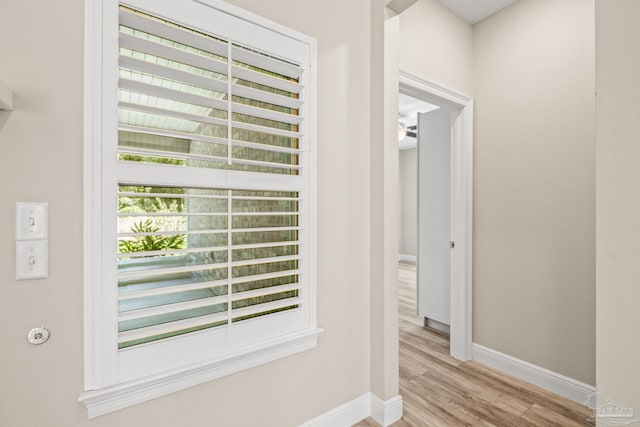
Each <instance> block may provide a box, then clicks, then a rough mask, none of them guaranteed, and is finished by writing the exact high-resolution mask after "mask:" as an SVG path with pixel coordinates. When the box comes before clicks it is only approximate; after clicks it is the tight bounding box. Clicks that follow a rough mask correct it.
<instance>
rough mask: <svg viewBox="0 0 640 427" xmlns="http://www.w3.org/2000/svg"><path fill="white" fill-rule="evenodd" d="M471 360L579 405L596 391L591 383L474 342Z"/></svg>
mask: <svg viewBox="0 0 640 427" xmlns="http://www.w3.org/2000/svg"><path fill="white" fill-rule="evenodd" d="M473 360H476V361H478V362H480V363H483V364H485V365H487V366H490V367H492V368H494V369H497V370H499V371H501V372H504V373H506V374H509V375H511V376H514V377H516V378H519V379H521V380H523V381H526V382H528V383H531V384H533V385H537V386H538V387H542V388H544V389H545V390H548V391H550V392H552V393H555V394H559V395H560V396H562V397H566V398H567V399H569V400H572V401H574V402H576V403H579V404H581V405H584V402H585V401H586V400H587V399H588V398H589V396H591V395H593V394H594V393H595V392H596V389H595V387H594V386H592V385H589V384H585V383H583V382H580V381H578V380H574V379H573V378H569V377H566V376H564V375H562V374H559V373H557V372H553V371H550V370H548V369H546V368H542V367H540V366H537V365H534V364H532V363H529V362H525V361H524V360H520V359H516V358H515V357H512V356H509V355H507V354H504V353H500V352H499V351H496V350H492V349H490V348H487V347H484V346H482V345H480V344H476V343H473Z"/></svg>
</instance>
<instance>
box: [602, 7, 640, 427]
mask: <svg viewBox="0 0 640 427" xmlns="http://www.w3.org/2000/svg"><path fill="white" fill-rule="evenodd" d="M639 21H640V2H638V1H637V0H616V1H610V0H597V1H596V49H597V60H596V64H597V68H596V69H597V71H596V76H597V89H598V101H597V106H598V116H597V121H596V127H597V141H596V147H597V157H596V158H597V160H596V163H597V174H596V176H597V202H596V203H597V210H596V212H597V218H598V220H597V241H598V245H597V260H598V261H597V272H598V273H597V315H596V318H597V328H596V336H597V353H596V354H597V372H598V379H597V388H598V391H599V392H601V393H603V394H604V395H605V396H606V397H607V398H609V399H613V400H615V401H617V402H619V403H620V404H622V405H624V406H626V407H627V408H634V409H635V410H636V411H635V412H636V416H635V417H634V418H638V409H640V365H639V364H638V361H640V339H639V338H638V333H637V331H638V325H640V310H639V309H638V305H639V303H640V285H639V284H640V263H639V262H638V253H640V239H639V238H638V236H640V197H639V195H640V143H639V142H640V119H639V118H640V80H638V76H639V75H640V54H639V52H640V26H638V22H639ZM598 425H600V424H598ZM602 425H607V424H604V423H603V424H602Z"/></svg>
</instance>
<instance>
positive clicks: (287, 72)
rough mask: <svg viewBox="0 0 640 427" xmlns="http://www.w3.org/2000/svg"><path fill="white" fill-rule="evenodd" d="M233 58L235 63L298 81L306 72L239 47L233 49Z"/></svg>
mask: <svg viewBox="0 0 640 427" xmlns="http://www.w3.org/2000/svg"><path fill="white" fill-rule="evenodd" d="M231 58H233V60H234V61H238V62H242V63H244V64H248V65H253V66H254V67H256V68H260V69H262V70H268V71H271V72H274V73H277V74H280V75H282V76H287V77H290V78H292V79H298V78H299V77H300V76H301V75H302V73H303V72H304V70H303V69H302V68H300V67H299V66H297V65H293V64H290V63H288V62H284V61H281V60H278V59H275V58H272V57H269V56H267V55H264V54H262V53H258V52H254V51H250V50H247V49H242V48H239V47H237V46H233V47H232V48H231Z"/></svg>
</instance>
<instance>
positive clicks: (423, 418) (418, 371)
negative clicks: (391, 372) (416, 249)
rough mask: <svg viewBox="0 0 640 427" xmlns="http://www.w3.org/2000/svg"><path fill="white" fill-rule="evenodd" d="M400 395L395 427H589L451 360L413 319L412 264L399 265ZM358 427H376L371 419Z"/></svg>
mask: <svg viewBox="0 0 640 427" xmlns="http://www.w3.org/2000/svg"><path fill="white" fill-rule="evenodd" d="M398 295H399V302H400V394H401V395H402V399H403V402H404V416H403V417H402V420H400V421H398V422H396V423H394V424H393V427H431V426H434V427H456V426H474V427H475V426H505V427H507V426H508V427H520V426H532V427H533V426H535V427H540V426H562V427H571V426H593V425H594V424H593V423H591V422H589V421H587V420H588V418H589V417H590V416H591V415H593V414H592V413H591V411H590V410H589V409H587V408H586V407H584V406H582V405H579V404H577V403H574V402H572V401H570V400H567V399H565V398H563V397H561V396H558V395H556V394H553V393H550V392H548V391H546V390H543V389H541V388H539V387H536V386H533V385H531V384H528V383H526V382H524V381H521V380H519V379H516V378H513V377H510V376H508V375H505V374H502V373H500V372H498V371H495V370H493V369H491V368H489V367H487V366H484V365H482V364H480V363H477V362H474V361H471V362H465V363H462V362H459V361H457V360H455V359H454V358H452V357H451V356H450V355H449V338H448V336H447V335H445V334H443V333H441V332H438V331H435V330H432V329H428V328H424V327H423V326H422V321H421V318H419V317H418V316H416V314H415V313H416V306H415V295H416V268H415V264H409V263H400V269H399V280H398ZM356 426H357V427H374V426H375V427H378V426H379V425H378V424H377V423H376V422H375V421H374V420H373V419H371V418H368V419H366V420H364V421H361V422H360V423H358V424H356Z"/></svg>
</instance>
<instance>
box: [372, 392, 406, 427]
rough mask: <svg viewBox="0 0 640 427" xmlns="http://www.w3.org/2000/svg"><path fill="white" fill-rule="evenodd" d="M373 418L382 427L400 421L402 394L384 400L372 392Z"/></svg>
mask: <svg viewBox="0 0 640 427" xmlns="http://www.w3.org/2000/svg"><path fill="white" fill-rule="evenodd" d="M371 418H373V419H374V420H376V422H377V423H378V424H380V425H381V426H382V427H387V426H390V425H391V424H393V423H395V422H396V421H398V420H399V419H400V418H402V396H400V395H398V396H395V397H392V398H391V399H389V400H382V399H380V398H378V397H377V396H376V395H374V394H372V395H371Z"/></svg>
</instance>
